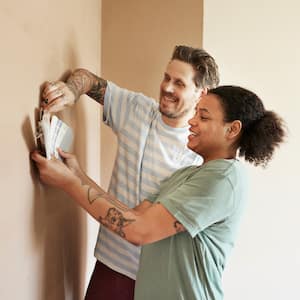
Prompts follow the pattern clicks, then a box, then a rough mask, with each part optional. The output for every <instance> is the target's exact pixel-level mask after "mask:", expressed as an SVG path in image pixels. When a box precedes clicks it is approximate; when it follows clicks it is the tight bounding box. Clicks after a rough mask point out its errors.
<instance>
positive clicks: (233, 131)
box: [226, 120, 242, 139]
mask: <svg viewBox="0 0 300 300" xmlns="http://www.w3.org/2000/svg"><path fill="white" fill-rule="evenodd" d="M241 130H242V122H241V121H240V120H235V121H233V122H231V123H230V124H229V125H228V128H227V130H226V134H227V137H228V138H229V139H234V138H236V137H237V136H238V135H239V134H240V132H241Z"/></svg>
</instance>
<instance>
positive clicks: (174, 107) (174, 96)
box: [159, 59, 202, 119]
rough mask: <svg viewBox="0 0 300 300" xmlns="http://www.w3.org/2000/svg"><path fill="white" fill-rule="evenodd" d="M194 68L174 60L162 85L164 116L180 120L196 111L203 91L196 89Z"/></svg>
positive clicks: (161, 108)
mask: <svg viewBox="0 0 300 300" xmlns="http://www.w3.org/2000/svg"><path fill="white" fill-rule="evenodd" d="M194 76H195V71H194V69H193V67H192V66H191V65H190V64H188V63H185V62H182V61H180V60H176V59H175V60H172V61H171V62H170V63H169V64H168V66H167V69H166V72H165V74H164V78H163V80H162V82H161V84H160V97H159V109H160V112H161V113H162V115H164V116H166V117H168V118H171V119H179V118H181V117H183V116H186V115H187V114H189V113H191V112H193V111H194V108H195V105H196V103H197V102H198V100H199V98H200V96H201V92H202V89H201V88H198V87H196V85H195V82H194Z"/></svg>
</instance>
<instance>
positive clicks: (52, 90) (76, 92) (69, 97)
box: [41, 69, 107, 112]
mask: <svg viewBox="0 0 300 300" xmlns="http://www.w3.org/2000/svg"><path fill="white" fill-rule="evenodd" d="M106 87H107V81H106V80H105V79H102V78H100V77H98V76H96V75H95V74H93V73H91V72H89V71H88V70H85V69H76V70H75V71H74V72H73V73H72V74H71V75H70V76H69V78H68V80H67V82H62V81H55V82H47V83H46V84H45V87H44V90H43V99H44V101H42V103H41V106H42V107H43V108H44V109H45V110H48V111H50V112H57V111H60V110H62V109H64V108H65V107H67V106H72V105H73V104H74V103H75V102H76V101H77V100H78V99H79V97H80V96H81V95H83V94H86V95H88V96H90V97H91V98H92V99H94V100H95V101H96V102H98V103H100V104H102V105H103V104H104V95H105V91H106Z"/></svg>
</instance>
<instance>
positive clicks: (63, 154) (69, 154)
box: [57, 148, 73, 158]
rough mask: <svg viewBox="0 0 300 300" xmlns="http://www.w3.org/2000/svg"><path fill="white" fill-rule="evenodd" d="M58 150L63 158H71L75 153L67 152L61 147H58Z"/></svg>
mask: <svg viewBox="0 0 300 300" xmlns="http://www.w3.org/2000/svg"><path fill="white" fill-rule="evenodd" d="M57 151H58V153H59V155H60V156H61V157H62V158H71V157H72V156H73V154H71V153H69V152H65V151H63V150H62V149H61V148H57Z"/></svg>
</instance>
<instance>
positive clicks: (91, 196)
mask: <svg viewBox="0 0 300 300" xmlns="http://www.w3.org/2000/svg"><path fill="white" fill-rule="evenodd" d="M87 197H88V201H89V203H90V204H93V202H94V201H95V200H97V199H100V198H102V199H105V200H106V201H107V202H109V203H111V204H112V205H113V206H115V207H116V208H118V209H120V210H121V211H123V212H127V211H129V210H130V208H129V207H128V206H126V205H125V204H123V203H122V202H120V201H118V200H116V199H115V198H114V197H113V196H112V195H110V194H108V193H106V192H104V191H103V192H98V191H96V190H95V189H93V188H92V187H90V186H88V191H87Z"/></svg>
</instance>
